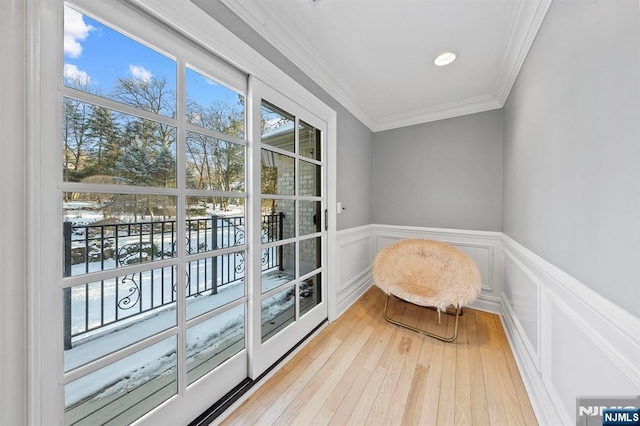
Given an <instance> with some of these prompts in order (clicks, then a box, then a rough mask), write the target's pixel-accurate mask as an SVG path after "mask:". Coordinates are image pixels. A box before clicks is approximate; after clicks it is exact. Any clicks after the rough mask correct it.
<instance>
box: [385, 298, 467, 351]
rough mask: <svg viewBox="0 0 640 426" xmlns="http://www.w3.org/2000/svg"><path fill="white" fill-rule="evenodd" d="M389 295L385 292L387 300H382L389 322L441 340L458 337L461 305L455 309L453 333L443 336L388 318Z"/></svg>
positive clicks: (445, 340)
mask: <svg viewBox="0 0 640 426" xmlns="http://www.w3.org/2000/svg"><path fill="white" fill-rule="evenodd" d="M390 297H391V295H390V294H387V300H386V301H385V302H384V318H385V319H386V320H387V321H389V322H390V323H392V324H395V325H399V326H400V327H404V328H407V329H409V330H412V331H415V332H418V333H422V334H424V335H425V336H429V337H433V338H434V339H438V340H441V341H443V342H453V341H454V340H456V339H457V338H458V319H459V318H460V310H461V309H462V307H461V306H458V308H457V309H456V321H455V323H454V326H453V335H452V336H450V337H446V336H443V335H440V334H435V333H431V332H429V331H426V330H422V329H420V328H416V327H413V326H410V325H409V324H405V323H403V322H400V321H396V320H394V319H392V318H390V317H389V315H388V314H387V307H388V305H389V298H390Z"/></svg>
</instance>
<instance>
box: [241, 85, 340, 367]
mask: <svg viewBox="0 0 640 426" xmlns="http://www.w3.org/2000/svg"><path fill="white" fill-rule="evenodd" d="M254 89H256V90H254V94H255V98H254V99H253V102H254V107H253V108H254V113H257V114H258V117H259V120H258V119H256V121H255V123H254V134H253V135H254V138H256V139H257V140H258V142H259V143H258V144H256V145H255V146H253V147H252V149H253V152H254V153H255V155H256V157H258V158H260V169H259V172H260V174H259V176H255V177H254V181H253V182H254V185H255V187H257V188H260V191H261V202H260V203H259V204H258V205H257V206H255V210H254V211H253V212H254V215H255V216H260V217H261V218H264V217H265V216H268V215H272V216H273V217H274V220H273V221H271V222H268V225H267V224H266V223H265V221H264V219H261V221H262V222H261V223H262V226H261V228H260V229H259V230H257V231H256V234H255V236H254V240H255V241H259V243H260V247H261V248H260V252H259V255H260V259H259V261H260V266H261V267H260V271H259V272H258V271H256V273H255V275H253V276H254V277H255V278H256V281H257V282H255V283H253V289H254V292H253V294H254V298H257V299H259V300H255V301H254V309H255V310H254V316H255V317H254V319H253V322H252V324H253V325H252V329H253V330H254V334H253V336H252V342H253V343H252V353H251V357H252V363H251V371H250V373H251V375H252V377H256V376H257V375H259V374H260V373H261V372H263V371H264V370H265V369H266V368H268V367H269V366H270V365H271V364H273V363H274V362H275V361H277V360H278V359H279V358H280V357H281V356H282V355H284V353H286V352H287V351H288V350H289V349H291V348H292V347H294V346H295V345H296V344H297V343H298V342H299V341H300V340H301V339H302V338H303V337H304V336H306V335H307V334H308V333H309V332H311V331H312V330H313V329H314V328H315V327H316V326H317V325H318V324H319V323H320V322H321V321H323V320H324V319H326V318H327V304H326V303H324V302H325V301H324V300H323V297H324V294H325V293H326V291H325V290H323V289H324V288H326V283H325V282H324V277H325V276H326V274H323V272H324V270H325V268H326V266H325V265H324V259H326V254H325V253H326V238H325V232H326V231H324V227H323V224H324V222H325V215H324V211H325V205H326V200H325V197H326V194H325V190H324V187H323V185H324V184H325V181H326V179H325V178H324V175H323V174H324V172H325V165H324V163H323V162H322V161H321V158H322V157H321V155H322V151H323V149H322V143H323V141H322V137H323V133H322V132H323V130H322V129H323V127H322V126H323V125H324V124H322V123H321V122H319V121H318V120H317V119H316V118H314V117H312V116H311V115H310V114H309V113H308V112H307V111H306V110H304V109H303V108H300V107H299V106H298V105H297V104H295V103H293V102H291V101H290V100H288V99H287V98H284V97H282V95H280V94H279V93H277V92H275V91H273V90H272V89H270V88H269V87H267V86H265V85H263V84H262V83H259V82H257V81H256V86H254ZM258 122H259V123H260V124H259V125H256V123H258ZM309 123H319V124H317V125H311V124H309ZM255 216H254V217H255ZM256 256H257V254H256ZM268 262H271V263H268ZM255 331H258V332H257V333H256V332H255Z"/></svg>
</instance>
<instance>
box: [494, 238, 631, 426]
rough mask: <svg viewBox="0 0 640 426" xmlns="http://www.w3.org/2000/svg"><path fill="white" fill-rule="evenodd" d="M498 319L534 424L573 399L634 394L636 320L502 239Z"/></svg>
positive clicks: (562, 418)
mask: <svg viewBox="0 0 640 426" xmlns="http://www.w3.org/2000/svg"><path fill="white" fill-rule="evenodd" d="M502 243H503V252H504V273H503V277H504V279H503V289H504V292H503V295H502V301H501V302H502V307H501V311H502V312H501V315H502V320H503V323H504V325H505V330H506V332H507V336H508V337H509V340H510V342H511V346H512V348H513V352H514V355H515V357H516V361H517V362H518V365H519V368H520V372H521V374H522V377H523V379H524V381H525V384H526V386H527V390H528V392H529V396H530V398H531V402H532V404H533V407H534V410H535V411H536V415H537V416H538V421H539V422H540V424H549V425H555V424H575V413H576V396H603V395H611V396H614V395H623V396H624V395H627V396H628V395H639V394H640V319H638V318H636V317H635V316H633V315H631V314H629V313H628V312H626V311H624V310H623V309H621V308H620V307H618V306H617V305H615V304H613V303H611V302H610V301H609V300H607V299H605V298H604V297H602V296H600V295H599V294H597V293H595V292H594V291H593V290H591V289H590V288H589V287H587V286H585V285H584V284H582V283H581V282H579V281H577V280H576V279H574V278H573V277H571V276H569V275H568V274H566V273H565V272H563V271H562V270H560V269H558V268H557V267H555V266H554V265H552V264H551V263H549V262H547V261H545V260H544V259H542V258H540V257H539V256H537V255H536V254H534V253H533V252H531V251H530V250H528V249H527V248H525V247H523V246H522V245H521V244H519V243H517V242H516V241H514V240H513V239H511V238H509V237H508V236H506V235H503V237H502Z"/></svg>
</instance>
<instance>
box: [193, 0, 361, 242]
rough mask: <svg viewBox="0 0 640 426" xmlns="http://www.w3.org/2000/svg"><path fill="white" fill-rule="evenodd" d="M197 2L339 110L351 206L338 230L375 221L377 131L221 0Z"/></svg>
mask: <svg viewBox="0 0 640 426" xmlns="http://www.w3.org/2000/svg"><path fill="white" fill-rule="evenodd" d="M193 2H194V3H195V4H196V5H198V6H199V7H200V8H202V9H203V10H205V11H206V12H207V13H209V14H210V15H211V16H213V17H214V18H215V19H216V20H217V21H218V22H220V23H221V24H222V25H224V26H225V27H226V28H227V29H228V30H229V31H231V32H232V33H234V34H235V35H236V36H238V37H239V38H241V39H242V40H243V41H244V42H245V43H247V44H248V45H250V46H251V47H253V48H254V49H255V50H256V51H257V52H259V53H260V54H262V56H264V57H265V58H267V59H268V60H269V61H270V62H271V63H273V64H274V65H276V66H277V67H278V68H280V69H281V70H283V71H284V72H285V73H287V74H288V75H289V76H290V77H291V78H293V79H294V80H296V81H297V82H298V83H300V84H301V85H302V86H304V87H305V88H306V89H307V90H309V91H310V92H311V93H313V94H314V95H315V96H317V97H318V98H319V99H321V100H322V101H323V102H324V103H326V104H327V105H329V106H330V107H331V108H333V109H334V110H335V111H336V112H337V115H338V135H337V138H338V153H337V155H338V164H337V169H338V176H337V179H338V194H337V196H338V201H341V202H342V203H343V206H346V207H347V209H346V210H345V211H343V212H342V214H340V215H338V224H337V225H338V230H340V229H348V228H352V227H355V226H361V225H369V224H371V223H372V215H371V159H372V146H371V140H372V137H373V132H371V130H369V128H368V127H366V126H365V125H364V124H362V123H361V122H360V120H358V119H357V118H355V117H354V116H353V115H352V114H351V113H350V112H349V111H347V110H346V109H345V108H344V107H343V106H342V105H341V104H339V103H338V102H337V101H336V100H335V99H333V97H331V96H330V95H329V94H327V92H326V91H324V90H323V89H322V88H321V87H320V86H318V84H316V83H315V82H314V81H313V80H311V79H310V78H309V77H308V76H307V75H306V74H305V73H303V72H302V71H301V70H300V69H299V68H298V67H297V66H295V65H294V64H293V63H292V62H291V61H289V60H288V59H287V58H286V57H285V56H284V55H282V54H281V53H280V52H279V51H278V50H277V49H275V48H274V47H273V46H272V45H271V44H269V43H268V42H266V41H265V40H264V39H263V38H262V37H261V36H260V35H259V34H258V33H256V32H255V31H254V30H253V29H251V28H250V27H249V26H248V25H247V24H245V23H244V21H242V20H241V19H240V18H238V17H237V16H236V15H235V14H233V13H232V12H231V11H230V10H229V9H228V8H227V7H226V6H224V5H223V4H222V3H220V1H219V0H193Z"/></svg>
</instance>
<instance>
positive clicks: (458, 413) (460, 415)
mask: <svg viewBox="0 0 640 426" xmlns="http://www.w3.org/2000/svg"><path fill="white" fill-rule="evenodd" d="M467 311H469V310H468V309H465V312H464V314H463V315H462V316H461V317H460V324H459V327H458V339H457V340H456V341H455V347H456V356H455V370H456V372H455V375H456V386H455V408H454V423H455V424H456V425H470V424H472V417H471V382H470V375H471V374H470V373H471V369H470V367H469V351H470V347H469V339H468V336H467V330H468V329H469V322H470V320H471V318H470V315H467Z"/></svg>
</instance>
